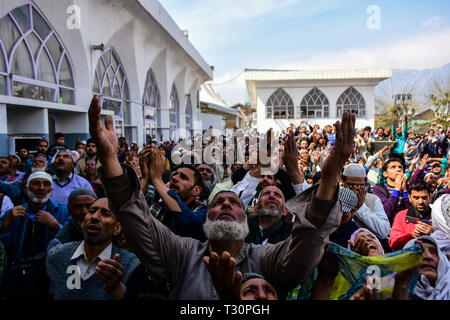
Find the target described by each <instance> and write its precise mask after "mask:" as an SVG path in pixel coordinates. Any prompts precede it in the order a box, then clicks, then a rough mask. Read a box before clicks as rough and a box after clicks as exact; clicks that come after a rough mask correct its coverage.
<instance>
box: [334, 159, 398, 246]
mask: <svg viewBox="0 0 450 320" xmlns="http://www.w3.org/2000/svg"><path fill="white" fill-rule="evenodd" d="M366 181H367V175H366V170H365V169H364V167H363V166H362V165H360V164H357V163H350V164H349V165H348V166H347V167H345V169H344V172H343V173H342V180H341V182H342V184H343V186H344V187H345V188H349V189H351V190H352V191H353V192H355V193H356V195H357V196H358V205H357V211H356V213H355V215H354V217H353V219H354V221H355V223H356V224H357V225H359V226H360V227H364V228H367V229H369V230H370V231H372V232H373V233H374V234H375V235H376V236H377V237H378V238H379V239H380V240H384V239H386V238H387V237H388V236H389V233H390V230H391V225H390V223H389V219H388V217H387V215H386V213H385V211H384V208H383V204H382V203H381V200H380V198H378V197H377V196H376V195H374V194H370V193H367V191H366V189H365V185H366Z"/></svg>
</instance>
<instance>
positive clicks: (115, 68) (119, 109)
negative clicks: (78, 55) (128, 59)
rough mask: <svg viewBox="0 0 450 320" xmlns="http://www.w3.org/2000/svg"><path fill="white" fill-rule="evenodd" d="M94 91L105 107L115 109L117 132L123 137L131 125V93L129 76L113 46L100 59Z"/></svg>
mask: <svg viewBox="0 0 450 320" xmlns="http://www.w3.org/2000/svg"><path fill="white" fill-rule="evenodd" d="M92 91H93V92H94V94H98V95H99V96H100V99H101V101H100V102H101V104H102V108H103V109H105V110H111V111H114V120H115V129H116V134H117V136H118V137H123V136H124V129H125V127H130V126H131V114H130V94H129V91H128V79H127V76H126V74H125V71H124V69H123V67H122V64H121V62H120V60H119V57H118V56H117V54H116V52H115V51H114V49H113V48H109V49H107V50H106V51H105V52H104V53H103V54H102V56H101V57H100V59H99V60H98V63H97V68H96V69H95V76H94V85H93V88H92ZM128 138H130V139H131V137H128ZM129 142H131V141H129Z"/></svg>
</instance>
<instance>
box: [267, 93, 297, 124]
mask: <svg viewBox="0 0 450 320" xmlns="http://www.w3.org/2000/svg"><path fill="white" fill-rule="evenodd" d="M266 118H267V119H294V102H293V101H292V99H291V97H290V96H289V94H288V93H287V92H286V91H284V90H283V89H281V88H278V89H277V90H275V92H274V93H272V95H271V96H270V97H269V99H268V100H267V103H266Z"/></svg>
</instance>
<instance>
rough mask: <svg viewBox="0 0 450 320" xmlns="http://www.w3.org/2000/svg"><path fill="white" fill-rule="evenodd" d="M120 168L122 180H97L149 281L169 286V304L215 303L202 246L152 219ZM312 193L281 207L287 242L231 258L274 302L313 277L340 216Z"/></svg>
mask: <svg viewBox="0 0 450 320" xmlns="http://www.w3.org/2000/svg"><path fill="white" fill-rule="evenodd" d="M123 168H124V171H125V173H124V174H123V175H121V176H119V177H114V178H109V179H103V181H104V183H105V186H106V190H107V194H108V198H109V200H110V205H111V208H112V210H113V212H115V214H116V215H117V217H118V219H119V221H120V223H121V225H122V228H123V230H124V232H125V236H126V239H127V241H128V245H129V247H130V248H131V249H132V250H133V252H134V253H135V254H136V255H137V256H138V258H139V259H140V260H141V262H142V263H143V264H144V265H145V267H146V269H147V270H148V271H149V272H150V274H151V276H152V277H157V278H160V279H161V278H162V279H163V280H165V281H167V282H169V283H170V284H171V286H172V287H173V290H172V291H171V294H170V298H171V299H177V300H190V299H195V300H212V299H218V296H217V293H216V291H215V289H214V286H213V284H212V281H211V277H210V275H209V273H208V271H207V269H206V266H205V265H204V262H203V260H202V259H203V257H204V256H205V255H209V252H210V249H209V245H208V242H203V243H202V242H200V241H198V240H195V239H192V238H182V237H179V236H177V235H175V234H174V233H173V232H172V231H170V230H169V229H168V228H167V227H166V226H164V225H163V224H162V223H161V222H159V221H158V220H156V219H155V218H154V217H153V215H152V214H151V213H150V211H149V208H148V206H147V203H146V201H145V198H144V195H143V194H142V192H141V188H140V183H139V180H138V177H137V175H136V173H135V172H134V170H133V169H132V168H131V167H129V166H126V165H123ZM100 171H102V168H101V169H100ZM100 175H101V176H102V174H101V173H100ZM316 190H317V187H313V188H310V189H308V190H306V191H305V192H303V193H301V194H299V195H297V196H296V197H294V198H293V199H291V200H290V201H289V202H288V203H287V204H286V205H287V207H288V208H289V209H290V210H291V211H293V212H294V213H295V215H296V219H295V222H294V228H293V230H292V235H291V236H290V237H289V238H288V239H287V240H285V241H283V242H280V243H278V244H274V245H272V244H267V245H265V246H261V245H254V244H244V245H243V247H242V248H241V250H240V251H239V253H238V254H237V256H236V257H235V258H236V262H237V268H236V269H237V271H241V272H242V273H245V272H257V273H261V274H262V275H264V277H265V278H266V279H267V280H268V281H269V282H270V283H271V284H272V285H273V286H274V287H275V288H276V289H277V291H278V294H279V296H280V298H281V297H284V296H286V295H287V293H288V292H289V291H290V290H292V289H293V288H295V287H296V286H297V285H298V284H299V283H301V282H302V281H303V279H305V278H306V277H307V276H308V275H309V274H311V273H312V272H313V270H314V268H315V267H316V266H317V264H318V263H319V261H320V259H321V257H322V255H323V245H324V241H325V240H327V239H328V236H329V234H331V233H332V232H334V231H335V230H336V229H337V227H338V226H339V222H340V220H341V216H342V211H341V206H340V204H339V202H337V200H333V201H321V200H318V199H316V198H314V194H315V192H316ZM336 196H337V195H336ZM312 199H314V200H312ZM310 203H311V205H309V204H310ZM307 217H308V218H307ZM308 219H309V220H308ZM310 221H313V222H314V223H315V224H316V225H317V226H318V227H319V228H317V227H316V226H315V225H314V224H313V223H311V222H310Z"/></svg>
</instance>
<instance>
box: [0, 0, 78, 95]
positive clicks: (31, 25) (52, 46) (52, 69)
mask: <svg viewBox="0 0 450 320" xmlns="http://www.w3.org/2000/svg"><path fill="white" fill-rule="evenodd" d="M0 94H3V95H9V96H14V97H21V98H28V99H36V100H43V101H50V102H57V103H66V104H75V80H74V73H73V66H72V62H71V60H70V57H69V54H68V52H67V50H66V49H65V47H64V45H63V43H62V41H61V39H60V38H59V36H58V35H57V34H56V32H55V31H54V30H53V28H52V27H51V25H50V23H49V22H48V20H47V19H46V18H45V17H44V16H43V14H42V13H41V12H40V11H39V9H38V8H37V7H36V6H35V5H34V4H32V3H29V4H26V5H23V6H21V7H17V8H15V9H14V10H11V11H10V12H8V13H7V14H6V15H4V16H3V17H2V18H1V19H0Z"/></svg>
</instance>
